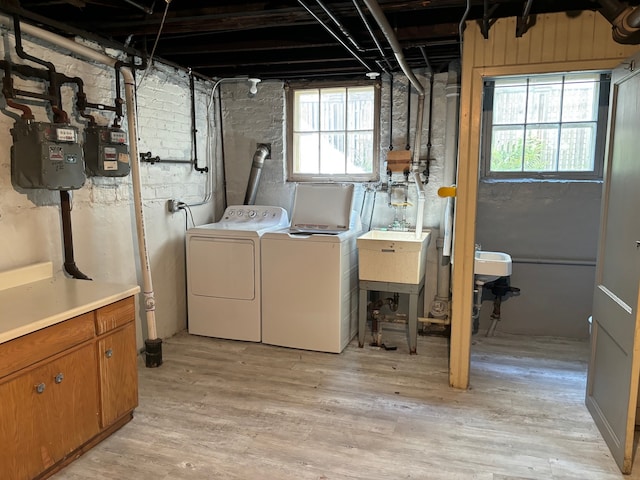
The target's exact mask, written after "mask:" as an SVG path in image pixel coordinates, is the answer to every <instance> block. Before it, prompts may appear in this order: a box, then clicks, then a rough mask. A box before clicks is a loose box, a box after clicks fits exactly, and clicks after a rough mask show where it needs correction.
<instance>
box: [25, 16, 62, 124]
mask: <svg viewBox="0 0 640 480" xmlns="http://www.w3.org/2000/svg"><path fill="white" fill-rule="evenodd" d="M13 31H14V34H15V37H16V42H15V43H16V46H15V48H16V53H17V54H18V56H19V57H20V58H22V59H24V60H30V61H32V62H34V63H37V64H39V65H42V66H43V67H46V68H47V70H49V94H50V95H51V96H52V97H53V98H54V99H55V101H53V100H52V101H51V110H52V111H53V114H54V120H53V121H54V122H55V123H69V117H68V116H67V114H66V112H65V111H64V110H63V109H62V92H61V91H60V85H59V83H58V82H57V79H56V67H55V66H54V65H53V63H51V62H47V61H46V60H42V59H41V58H38V57H34V56H33V55H30V54H28V53H27V52H25V51H24V49H23V48H22V30H21V29H20V17H19V16H18V15H14V16H13Z"/></svg>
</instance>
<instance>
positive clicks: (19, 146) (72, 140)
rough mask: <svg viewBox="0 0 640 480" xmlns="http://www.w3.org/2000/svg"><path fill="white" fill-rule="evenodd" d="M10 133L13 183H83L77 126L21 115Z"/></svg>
mask: <svg viewBox="0 0 640 480" xmlns="http://www.w3.org/2000/svg"><path fill="white" fill-rule="evenodd" d="M11 135H12V136H13V146H12V147H11V183H12V184H13V185H14V187H21V188H44V189H47V190H75V189H78V188H80V187H82V185H84V181H85V174H84V159H83V154H82V147H81V146H80V144H78V129H77V128H76V127H72V126H71V125H68V124H63V123H45V122H33V121H29V120H26V121H25V120H22V119H20V120H16V123H15V124H14V125H13V128H12V129H11Z"/></svg>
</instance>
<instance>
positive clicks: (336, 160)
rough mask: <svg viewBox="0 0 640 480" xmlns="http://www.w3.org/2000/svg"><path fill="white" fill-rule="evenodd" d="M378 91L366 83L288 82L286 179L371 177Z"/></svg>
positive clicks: (375, 164)
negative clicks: (318, 84) (319, 84)
mask: <svg viewBox="0 0 640 480" xmlns="http://www.w3.org/2000/svg"><path fill="white" fill-rule="evenodd" d="M379 90H380V89H379V87H378V86H377V85H372V84H371V83H370V82H369V83H367V84H362V83H354V84H347V85H345V84H342V85H327V84H323V85H322V86H321V87H314V86H313V85H312V84H306V85H299V86H289V87H288V92H287V113H288V114H287V134H288V135H287V139H288V148H287V153H288V158H287V167H288V172H287V173H288V176H287V178H288V180H292V181H324V180H326V181H343V180H347V181H371V180H376V179H377V175H378V163H379V162H378V145H379V140H378V138H379V137H378V118H379V112H380V95H379Z"/></svg>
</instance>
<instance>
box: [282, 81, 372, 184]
mask: <svg viewBox="0 0 640 480" xmlns="http://www.w3.org/2000/svg"><path fill="white" fill-rule="evenodd" d="M351 87H373V102H374V105H373V108H374V113H373V115H374V120H373V138H372V145H371V148H372V162H373V168H372V171H371V172H367V173H360V174H354V173H344V174H335V173H333V174H327V173H296V172H294V171H293V165H294V158H293V155H294V148H293V125H294V123H293V116H294V109H295V100H294V99H295V93H296V92H297V91H301V90H322V89H330V88H351ZM380 88H381V84H380V81H379V80H376V81H374V82H372V81H371V80H344V81H330V82H327V81H297V82H288V83H287V84H285V102H286V110H285V112H286V120H285V128H286V137H285V138H286V142H287V143H286V152H287V153H286V161H287V171H286V179H285V180H286V181H287V182H314V183H323V182H326V183H332V182H375V181H378V179H379V178H380V104H381V100H380ZM345 131H347V132H348V131H349V130H345Z"/></svg>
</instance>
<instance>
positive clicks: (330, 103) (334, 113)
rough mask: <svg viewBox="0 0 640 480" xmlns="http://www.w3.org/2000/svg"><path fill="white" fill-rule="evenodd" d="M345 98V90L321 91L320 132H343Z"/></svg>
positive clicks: (324, 89) (326, 89)
mask: <svg viewBox="0 0 640 480" xmlns="http://www.w3.org/2000/svg"><path fill="white" fill-rule="evenodd" d="M346 96H347V91H346V89H345V88H323V89H322V90H321V92H320V102H321V105H322V109H321V114H320V130H323V131H325V132H326V131H329V132H333V131H336V130H344V117H345V109H346V105H345V103H346Z"/></svg>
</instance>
